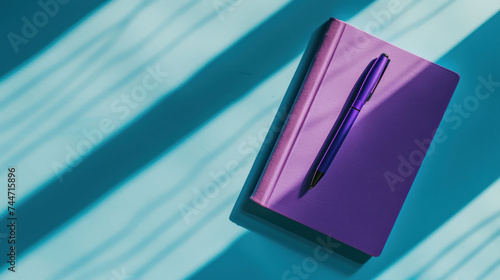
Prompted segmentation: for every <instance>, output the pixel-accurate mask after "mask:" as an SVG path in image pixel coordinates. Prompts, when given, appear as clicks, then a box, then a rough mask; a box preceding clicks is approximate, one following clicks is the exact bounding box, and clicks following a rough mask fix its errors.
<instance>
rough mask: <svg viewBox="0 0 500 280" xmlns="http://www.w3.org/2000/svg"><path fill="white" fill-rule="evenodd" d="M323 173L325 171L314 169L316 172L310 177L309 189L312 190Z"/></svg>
mask: <svg viewBox="0 0 500 280" xmlns="http://www.w3.org/2000/svg"><path fill="white" fill-rule="evenodd" d="M323 175H325V173H323V172H321V171H318V170H316V172H315V173H314V176H313V178H312V181H311V185H309V189H310V190H312V189H313V188H314V187H315V186H316V185H317V184H318V182H319V180H321V178H322V177H323Z"/></svg>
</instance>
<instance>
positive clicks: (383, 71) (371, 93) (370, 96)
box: [365, 59, 391, 103]
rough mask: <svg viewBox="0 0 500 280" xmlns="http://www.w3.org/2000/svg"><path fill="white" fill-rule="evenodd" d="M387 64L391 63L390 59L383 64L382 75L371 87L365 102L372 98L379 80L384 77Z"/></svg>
mask: <svg viewBox="0 0 500 280" xmlns="http://www.w3.org/2000/svg"><path fill="white" fill-rule="evenodd" d="M389 62H391V60H390V59H387V63H386V64H385V67H384V70H382V74H381V75H380V78H379V79H378V81H377V83H376V84H375V86H374V87H373V89H372V91H371V92H370V95H368V98H366V101H365V103H366V102H368V101H370V98H372V95H373V93H374V92H375V89H376V88H377V86H378V83H380V80H382V77H383V76H384V73H385V70H386V69H387V66H389Z"/></svg>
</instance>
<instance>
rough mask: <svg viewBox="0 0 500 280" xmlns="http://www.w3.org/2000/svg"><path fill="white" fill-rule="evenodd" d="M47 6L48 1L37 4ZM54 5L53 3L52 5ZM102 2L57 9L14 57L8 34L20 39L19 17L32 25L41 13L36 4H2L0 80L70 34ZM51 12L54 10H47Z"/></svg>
mask: <svg viewBox="0 0 500 280" xmlns="http://www.w3.org/2000/svg"><path fill="white" fill-rule="evenodd" d="M41 2H43V3H47V2H50V1H41ZM54 2H56V1H54ZM105 2H107V1H106V0H87V1H84V0H72V1H68V3H67V4H65V5H58V7H59V8H58V10H57V12H54V16H53V17H49V18H48V20H47V23H46V24H45V25H41V26H40V27H39V28H37V32H36V33H35V34H34V35H33V37H32V38H25V39H26V40H27V43H26V44H23V43H21V44H20V45H19V46H18V49H19V50H18V53H16V52H15V50H14V48H13V45H12V44H11V42H10V40H9V39H8V38H7V35H8V34H9V33H10V32H13V33H15V34H17V35H19V36H23V33H22V28H23V26H24V22H23V21H22V18H23V17H26V19H27V20H28V21H30V22H31V23H33V15H34V14H35V13H38V12H44V9H43V8H42V7H41V6H40V4H39V0H23V1H6V2H5V3H2V8H1V9H0V18H1V19H2V24H0V35H1V37H2V39H1V40H0V54H1V61H2V63H1V64H0V78H2V77H4V76H6V75H8V74H9V73H10V72H11V71H13V70H15V69H16V68H17V67H19V66H21V65H22V64H23V63H25V62H27V61H28V60H29V59H30V58H31V57H33V56H34V55H36V54H38V53H39V52H40V51H41V50H43V49H44V48H46V47H47V46H49V45H50V44H51V43H52V42H53V41H54V40H55V39H57V38H58V37H59V36H61V35H62V34H63V33H65V32H66V31H68V30H70V29H71V28H72V27H73V26H74V25H75V24H78V22H79V21H80V20H81V19H82V18H85V17H86V16H87V15H88V14H90V13H92V12H93V11H94V10H96V9H98V8H99V7H100V6H102V5H105V4H106V3H105ZM50 9H53V10H55V8H53V7H52V8H50ZM45 14H47V13H46V12H45Z"/></svg>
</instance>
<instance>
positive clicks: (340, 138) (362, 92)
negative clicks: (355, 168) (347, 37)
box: [310, 53, 390, 189]
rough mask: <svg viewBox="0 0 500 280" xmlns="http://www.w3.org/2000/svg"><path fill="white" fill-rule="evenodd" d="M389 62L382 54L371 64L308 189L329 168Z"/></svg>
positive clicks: (331, 137) (385, 55)
mask: <svg viewBox="0 0 500 280" xmlns="http://www.w3.org/2000/svg"><path fill="white" fill-rule="evenodd" d="M389 61H390V60H389V56H388V55H387V54H385V53H383V54H381V55H380V56H379V57H378V58H377V59H376V60H375V61H374V62H373V63H372V64H371V67H370V70H369V71H368V73H367V75H366V77H365V78H364V80H363V83H362V85H361V87H360V89H359V91H357V94H356V96H355V98H354V101H353V102H352V105H350V106H349V107H348V111H347V114H346V115H345V117H344V118H343V119H342V122H341V124H340V126H338V128H337V127H336V126H334V128H332V131H331V132H330V135H329V137H328V138H327V141H328V140H330V139H331V140H330V142H329V144H328V148H327V149H326V151H325V152H324V154H323V156H322V157H321V160H320V162H319V164H318V167H317V168H316V171H315V172H314V175H313V178H312V181H311V184H310V189H312V188H313V187H314V186H316V184H317V183H318V182H319V181H320V180H321V178H322V177H323V175H324V174H325V173H326V171H327V170H328V168H329V167H330V165H331V163H332V161H333V159H334V158H335V155H336V154H337V152H338V151H339V149H340V147H341V146H342V143H343V142H344V140H345V138H346V136H347V134H348V133H349V130H351V127H352V126H353V124H354V122H355V121H356V118H357V117H358V115H359V112H360V111H361V108H362V107H363V105H364V104H365V103H366V102H367V101H368V100H370V98H371V96H372V94H373V92H374V91H375V88H376V87H377V85H378V83H379V82H380V80H381V78H382V76H383V74H384V71H385V69H386V68H387V65H388V64H389ZM348 102H349V101H348Z"/></svg>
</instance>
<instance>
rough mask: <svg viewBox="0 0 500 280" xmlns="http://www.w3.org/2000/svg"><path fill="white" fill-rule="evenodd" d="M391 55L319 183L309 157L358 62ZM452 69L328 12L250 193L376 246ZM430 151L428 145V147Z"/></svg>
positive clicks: (450, 82)
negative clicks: (310, 176)
mask: <svg viewBox="0 0 500 280" xmlns="http://www.w3.org/2000/svg"><path fill="white" fill-rule="evenodd" d="M381 53H387V54H388V55H389V57H390V59H391V63H390V64H389V67H388V68H387V70H386V72H385V74H384V76H383V78H382V80H381V81H380V83H379V85H378V87H377V89H376V91H375V93H374V94H373V97H372V98H371V100H370V102H368V103H366V104H365V106H364V107H363V110H362V111H361V112H360V114H359V116H358V118H357V120H356V122H355V124H354V126H353V127H352V128H351V131H350V132H349V134H348V135H347V137H346V139H345V141H344V143H343V144H342V147H341V148H340V150H339V152H338V153H337V155H336V157H335V159H334V160H333V162H332V164H331V166H330V168H329V169H328V171H327V172H326V174H325V175H324V177H323V178H322V179H321V181H320V183H319V184H318V185H317V186H316V187H315V188H314V189H313V190H311V191H308V192H305V193H304V186H305V184H307V186H308V184H309V182H310V181H308V180H307V177H308V173H309V172H310V168H311V166H313V163H314V162H315V160H316V157H317V155H318V152H319V151H320V149H321V147H322V145H323V143H324V141H325V139H326V137H327V135H328V133H329V132H330V130H331V128H332V126H333V125H334V123H335V121H336V120H337V117H338V116H339V114H340V112H341V110H342V108H343V106H344V103H345V102H346V100H347V98H348V96H349V93H350V92H351V90H352V89H353V87H354V85H355V84H356V82H357V80H358V78H359V77H360V75H361V74H362V73H363V71H364V70H365V68H366V67H367V65H368V64H369V63H370V61H372V60H373V59H375V58H377V57H378V56H379V55H380V54H381ZM458 80H459V76H458V75H457V74H456V73H454V72H452V71H450V70H448V69H445V68H443V67H441V66H439V65H437V64H435V63H433V62H430V61H427V60H425V59H423V58H420V57H418V56H416V55H413V54H411V53H409V52H407V51H404V50H402V49H400V48H398V47H395V46H393V45H391V44H389V43H387V42H385V41H383V40H381V39H378V38H376V37H374V36H372V35H370V34H367V33H365V32H363V31H361V30H359V29H357V28H355V27H353V26H351V25H349V24H347V23H345V22H342V21H340V20H337V19H330V21H329V22H328V27H327V29H326V32H325V34H324V37H323V39H322V43H321V44H320V46H319V48H318V50H317V51H316V54H315V57H314V59H313V61H312V63H311V66H310V69H309V72H308V74H307V76H306V79H305V80H304V82H303V84H302V87H301V89H300V91H299V93H298V96H297V99H296V100H295V103H294V105H293V107H292V110H291V111H290V114H289V116H288V118H287V121H286V123H285V125H284V127H283V130H282V131H281V134H280V136H279V138H278V141H277V142H276V145H275V147H274V149H273V152H272V154H271V156H270V158H269V160H268V162H267V165H266V167H265V169H264V172H263V174H262V176H261V178H260V180H259V183H258V184H257V188H256V189H255V192H254V193H253V195H252V197H251V199H252V200H253V201H255V202H257V203H259V204H260V205H262V206H264V207H266V208H269V209H271V210H273V211H275V212H277V213H280V214H282V215H284V216H286V217H288V218H291V219H293V220H295V221H297V222H299V223H302V224H304V225H306V226H308V227H310V228H312V229H314V230H317V231H319V232H322V233H324V234H326V235H328V236H330V237H332V238H335V239H337V240H339V241H341V242H343V243H345V244H347V245H350V246H352V247H354V248H356V249H358V250H360V251H362V252H365V253H367V254H369V255H371V256H379V255H380V253H381V252H382V249H383V247H384V244H385V243H386V241H387V238H388V236H389V233H390V232H391V229H392V227H393V225H394V223H395V221H396V218H397V216H398V214H399V212H400V210H401V207H402V205H403V202H404V200H405V198H406V196H407V194H408V191H409V190H410V187H411V185H412V183H413V180H414V179H415V176H416V175H417V171H418V169H419V167H420V164H421V162H422V161H423V159H424V156H425V154H426V153H427V150H428V148H429V143H430V141H431V139H433V137H434V134H436V136H435V137H436V139H435V140H436V141H438V140H440V139H439V138H438V137H440V135H439V132H438V133H436V129H437V127H438V126H439V123H440V121H441V118H442V117H443V114H444V112H445V110H446V107H447V106H448V103H449V101H450V99H451V96H452V95H453V92H454V90H455V88H456V86H457V83H458ZM429 152H430V150H429Z"/></svg>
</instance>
